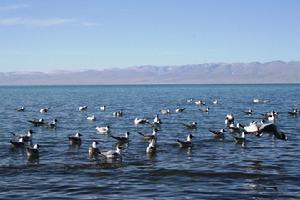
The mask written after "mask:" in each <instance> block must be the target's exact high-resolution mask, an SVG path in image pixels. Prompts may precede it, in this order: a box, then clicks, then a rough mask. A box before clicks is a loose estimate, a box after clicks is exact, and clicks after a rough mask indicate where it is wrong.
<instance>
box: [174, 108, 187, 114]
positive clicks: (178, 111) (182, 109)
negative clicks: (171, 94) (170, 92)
mask: <svg viewBox="0 0 300 200" xmlns="http://www.w3.org/2000/svg"><path fill="white" fill-rule="evenodd" d="M184 110H185V108H179V107H177V108H176V109H175V112H177V113H180V112H183V111H184Z"/></svg>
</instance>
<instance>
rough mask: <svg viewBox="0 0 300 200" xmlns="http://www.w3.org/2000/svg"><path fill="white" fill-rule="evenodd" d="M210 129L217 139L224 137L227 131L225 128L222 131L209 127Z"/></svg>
mask: <svg viewBox="0 0 300 200" xmlns="http://www.w3.org/2000/svg"><path fill="white" fill-rule="evenodd" d="M208 131H209V132H211V133H212V134H213V136H214V138H215V139H224V133H225V132H226V130H225V129H223V128H222V129H221V130H220V131H214V130H212V129H208Z"/></svg>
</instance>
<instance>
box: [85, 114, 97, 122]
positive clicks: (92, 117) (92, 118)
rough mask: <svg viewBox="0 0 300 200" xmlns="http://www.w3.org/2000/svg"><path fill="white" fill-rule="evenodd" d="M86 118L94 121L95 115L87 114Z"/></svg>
mask: <svg viewBox="0 0 300 200" xmlns="http://www.w3.org/2000/svg"><path fill="white" fill-rule="evenodd" d="M86 119H87V120H89V121H96V117H95V115H92V116H89V117H87V118H86Z"/></svg>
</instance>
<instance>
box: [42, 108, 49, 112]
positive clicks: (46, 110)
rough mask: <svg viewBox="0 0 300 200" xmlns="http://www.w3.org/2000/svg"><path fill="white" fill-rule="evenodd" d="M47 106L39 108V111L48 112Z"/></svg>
mask: <svg viewBox="0 0 300 200" xmlns="http://www.w3.org/2000/svg"><path fill="white" fill-rule="evenodd" d="M48 110H49V109H48V108H42V109H41V110H40V113H46V112H48Z"/></svg>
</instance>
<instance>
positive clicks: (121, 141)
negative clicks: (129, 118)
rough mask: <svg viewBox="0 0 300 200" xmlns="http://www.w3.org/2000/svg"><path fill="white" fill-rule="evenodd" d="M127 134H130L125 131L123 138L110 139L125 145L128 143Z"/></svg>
mask: <svg viewBox="0 0 300 200" xmlns="http://www.w3.org/2000/svg"><path fill="white" fill-rule="evenodd" d="M129 134H130V133H129V132H128V131H126V132H125V136H123V137H118V136H113V135H110V137H112V138H114V139H116V140H118V142H120V143H121V144H122V143H127V142H129Z"/></svg>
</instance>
